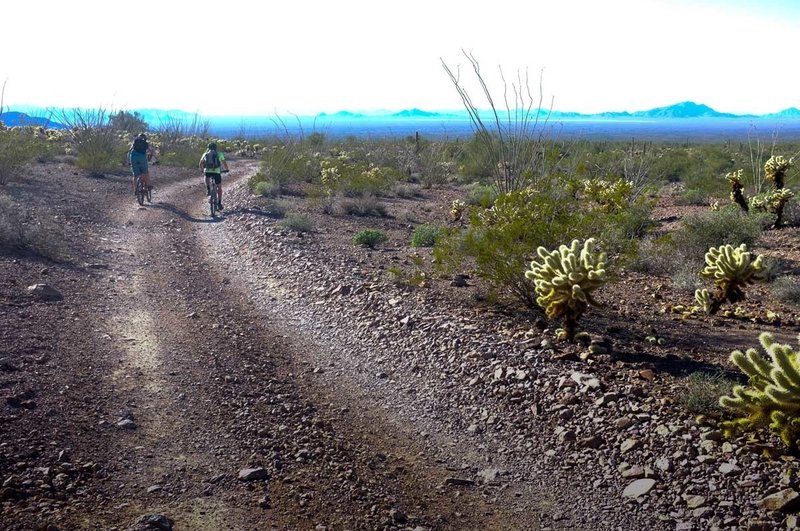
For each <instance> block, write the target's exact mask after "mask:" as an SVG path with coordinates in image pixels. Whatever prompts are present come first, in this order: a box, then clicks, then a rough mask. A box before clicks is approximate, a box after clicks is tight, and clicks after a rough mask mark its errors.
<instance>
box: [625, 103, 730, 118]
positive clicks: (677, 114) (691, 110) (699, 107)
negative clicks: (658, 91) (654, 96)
mask: <svg viewBox="0 0 800 531" xmlns="http://www.w3.org/2000/svg"><path fill="white" fill-rule="evenodd" d="M631 116H635V117H643V118H741V117H742V116H741V115H736V114H730V113H724V112H717V111H715V110H714V109H712V108H711V107H709V106H708V105H704V104H702V103H695V102H693V101H684V102H681V103H676V104H675V105H669V106H667V107H657V108H655V109H650V110H649V111H639V112H634V113H631Z"/></svg>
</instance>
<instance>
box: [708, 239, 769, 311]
mask: <svg viewBox="0 0 800 531" xmlns="http://www.w3.org/2000/svg"><path fill="white" fill-rule="evenodd" d="M705 260H706V266H705V268H704V269H703V270H702V271H701V272H700V276H702V277H705V278H709V279H713V280H714V284H715V285H716V286H717V294H716V295H714V296H712V295H711V294H709V292H708V290H705V289H699V290H697V291H695V294H694V298H695V300H697V302H698V303H699V304H700V305H702V306H703V309H704V310H705V311H706V312H707V313H709V314H712V315H713V314H715V313H717V311H718V310H719V307H720V306H721V305H722V303H723V302H725V301H728V302H730V303H737V302H739V301H741V300H744V291H742V288H744V286H746V285H747V284H752V283H753V282H756V281H763V280H766V277H767V274H768V272H767V269H766V268H765V267H764V257H763V256H761V255H759V256H757V257H756V259H755V260H753V259H752V255H751V254H750V253H749V252H748V251H747V245H745V244H741V245H740V246H739V247H734V246H732V245H730V244H725V245H720V246H719V247H711V248H710V249H709V250H708V252H707V253H706V256H705Z"/></svg>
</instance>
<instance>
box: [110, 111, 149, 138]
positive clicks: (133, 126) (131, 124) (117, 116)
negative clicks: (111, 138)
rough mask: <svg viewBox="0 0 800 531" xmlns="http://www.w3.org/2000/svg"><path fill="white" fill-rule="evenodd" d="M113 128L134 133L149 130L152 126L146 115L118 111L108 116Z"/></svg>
mask: <svg viewBox="0 0 800 531" xmlns="http://www.w3.org/2000/svg"><path fill="white" fill-rule="evenodd" d="M108 121H109V124H110V125H111V128H112V129H113V130H115V131H125V132H126V133H130V134H132V135H135V134H138V133H141V132H142V131H148V130H149V129H150V128H149V126H148V125H147V122H145V121H144V117H143V116H142V115H141V114H139V113H138V112H135V111H134V112H128V111H118V112H117V113H112V114H111V115H110V116H109V118H108Z"/></svg>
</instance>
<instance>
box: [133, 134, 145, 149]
mask: <svg viewBox="0 0 800 531" xmlns="http://www.w3.org/2000/svg"><path fill="white" fill-rule="evenodd" d="M133 150H134V151H136V152H137V153H147V140H145V139H144V138H139V137H138V136H137V137H136V138H134V139H133Z"/></svg>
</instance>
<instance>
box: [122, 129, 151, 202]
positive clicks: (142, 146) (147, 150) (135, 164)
mask: <svg viewBox="0 0 800 531" xmlns="http://www.w3.org/2000/svg"><path fill="white" fill-rule="evenodd" d="M151 159H155V160H154V161H153V164H158V158H157V157H156V150H155V149H154V148H153V146H151V145H150V143H149V142H148V141H147V135H145V134H144V133H139V134H138V135H136V138H134V139H133V142H132V143H131V148H130V149H129V150H128V164H129V165H130V167H131V172H132V173H133V193H134V194H135V193H136V177H138V176H139V175H141V176H142V183H144V185H145V186H146V187H147V188H148V190H152V189H153V186H152V184H150V173H149V172H148V168H147V161H148V160H151Z"/></svg>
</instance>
